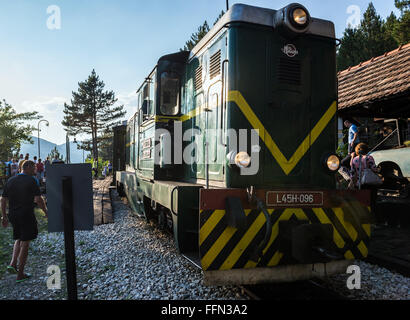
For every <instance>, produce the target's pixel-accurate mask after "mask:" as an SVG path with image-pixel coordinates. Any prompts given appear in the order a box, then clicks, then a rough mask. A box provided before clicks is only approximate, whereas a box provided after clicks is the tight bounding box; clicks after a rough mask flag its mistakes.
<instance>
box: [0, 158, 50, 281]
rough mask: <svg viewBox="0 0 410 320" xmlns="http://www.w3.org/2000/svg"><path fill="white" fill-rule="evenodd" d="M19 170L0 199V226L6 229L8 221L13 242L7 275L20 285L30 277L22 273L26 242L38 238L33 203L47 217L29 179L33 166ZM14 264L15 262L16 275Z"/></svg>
mask: <svg viewBox="0 0 410 320" xmlns="http://www.w3.org/2000/svg"><path fill="white" fill-rule="evenodd" d="M22 169H23V173H21V174H19V175H17V176H15V177H13V178H11V179H9V181H8V182H7V184H6V186H5V187H4V190H3V195H2V198H1V211H2V215H3V217H2V225H3V227H4V228H7V226H8V222H9V221H10V223H11V225H12V226H13V238H14V240H16V241H15V243H14V249H13V257H12V260H11V262H10V265H9V266H8V268H7V269H8V270H9V271H11V272H17V282H22V281H24V280H27V279H28V278H29V277H30V276H29V275H28V274H25V273H24V267H25V264H26V261H27V256H28V248H29V245H30V241H32V240H34V239H36V238H37V235H38V230H37V220H36V217H35V215H34V203H37V205H38V206H39V207H40V209H42V210H43V211H44V213H45V214H46V217H48V216H47V208H46V205H45V203H44V200H43V198H42V197H41V193H40V188H39V186H38V184H37V181H36V180H35V179H34V178H33V175H35V172H36V166H35V164H34V162H33V161H30V160H28V161H26V162H24V164H23V168H22ZM7 203H8V204H9V214H8V217H7V215H6V208H7ZM17 261H18V262H19V266H18V271H17Z"/></svg>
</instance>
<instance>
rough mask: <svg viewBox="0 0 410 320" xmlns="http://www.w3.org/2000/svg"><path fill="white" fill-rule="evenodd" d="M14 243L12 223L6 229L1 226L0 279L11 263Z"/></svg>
mask: <svg viewBox="0 0 410 320" xmlns="http://www.w3.org/2000/svg"><path fill="white" fill-rule="evenodd" d="M0 216H1V209H0ZM13 245H14V240H13V230H12V228H11V226H10V223H9V226H8V227H7V228H6V229H4V228H3V226H0V279H1V278H3V275H4V273H5V272H6V268H7V265H8V264H9V263H10V259H11V255H12V251H13Z"/></svg>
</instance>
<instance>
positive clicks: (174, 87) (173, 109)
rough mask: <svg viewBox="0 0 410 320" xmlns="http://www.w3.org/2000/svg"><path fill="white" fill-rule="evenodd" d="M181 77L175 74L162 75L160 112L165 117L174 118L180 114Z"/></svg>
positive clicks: (164, 73) (166, 73)
mask: <svg viewBox="0 0 410 320" xmlns="http://www.w3.org/2000/svg"><path fill="white" fill-rule="evenodd" d="M179 93H180V92H179V77H178V75H177V74H175V73H169V72H163V73H162V74H161V96H160V99H161V100H160V105H161V107H160V111H161V113H162V114H163V115H169V116H174V115H176V114H178V113H179Z"/></svg>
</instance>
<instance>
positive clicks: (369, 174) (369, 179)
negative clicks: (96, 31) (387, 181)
mask: <svg viewBox="0 0 410 320" xmlns="http://www.w3.org/2000/svg"><path fill="white" fill-rule="evenodd" d="M360 182H361V184H362V185H368V186H380V185H382V184H383V181H382V179H380V177H379V176H378V175H377V174H375V173H374V172H373V170H372V169H368V168H366V169H364V170H363V176H362V179H361V180H360Z"/></svg>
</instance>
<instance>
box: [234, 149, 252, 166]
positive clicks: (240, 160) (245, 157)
mask: <svg viewBox="0 0 410 320" xmlns="http://www.w3.org/2000/svg"><path fill="white" fill-rule="evenodd" d="M235 164H236V165H237V166H238V167H239V168H247V167H249V166H250V164H251V157H250V155H249V154H247V153H246V152H239V153H238V154H237V155H236V156H235Z"/></svg>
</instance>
